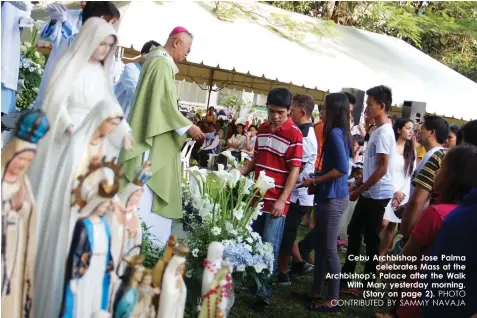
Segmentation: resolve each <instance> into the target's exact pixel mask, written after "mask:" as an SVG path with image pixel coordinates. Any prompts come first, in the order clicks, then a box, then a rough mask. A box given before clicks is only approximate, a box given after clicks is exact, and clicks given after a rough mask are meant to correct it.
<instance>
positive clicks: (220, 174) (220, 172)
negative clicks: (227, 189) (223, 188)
mask: <svg viewBox="0 0 477 318" xmlns="http://www.w3.org/2000/svg"><path fill="white" fill-rule="evenodd" d="M212 173H213V174H215V175H216V176H217V178H219V180H220V183H221V184H222V185H225V184H226V183H227V182H229V180H230V176H229V173H228V172H227V171H226V170H225V169H224V165H223V164H219V165H218V166H217V171H214V172H212Z"/></svg>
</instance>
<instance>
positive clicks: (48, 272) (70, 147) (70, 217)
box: [33, 100, 124, 317]
mask: <svg viewBox="0 0 477 318" xmlns="http://www.w3.org/2000/svg"><path fill="white" fill-rule="evenodd" d="M123 116H124V114H123V110H122V109H121V106H119V104H118V103H117V102H113V101H111V100H104V101H102V102H100V103H99V104H98V105H97V106H96V107H95V108H94V109H93V110H92V111H91V112H90V113H89V115H88V116H87V117H86V119H85V120H84V121H83V123H82V125H81V126H80V127H79V128H78V130H77V131H76V132H75V133H74V135H73V136H72V138H71V141H70V142H69V143H68V144H66V145H64V146H63V149H62V151H61V155H60V160H59V162H60V163H61V164H59V165H58V166H57V167H56V169H55V171H54V172H52V173H51V178H52V180H54V182H55V185H54V187H52V190H51V192H50V193H47V194H46V198H47V200H45V204H43V206H42V209H43V210H42V212H43V217H42V218H41V219H40V221H39V223H40V224H39V233H38V240H37V245H38V247H37V255H39V257H37V258H36V264H35V273H38V275H39V276H38V279H37V281H36V284H37V285H36V286H38V288H36V289H35V297H34V298H33V300H34V310H35V315H34V317H58V315H59V311H60V306H61V295H62V287H63V279H64V273H65V261H66V257H67V252H68V249H69V247H70V239H71V235H72V232H73V229H74V226H75V224H76V221H77V220H78V217H79V215H78V207H73V208H72V207H71V203H72V194H71V193H72V190H73V189H74V188H75V187H76V186H77V183H78V180H77V177H78V176H79V175H82V174H84V173H85V172H87V170H88V166H89V164H90V162H91V161H92V160H95V158H101V157H103V156H104V155H108V154H111V153H118V151H119V149H118V148H115V145H114V143H110V142H108V140H107V137H108V135H109V134H110V133H112V132H113V131H114V130H115V129H116V128H117V127H118V126H119V125H120V123H121V121H122V119H123ZM99 177H101V176H100V175H99V176H98V178H99ZM95 181H97V178H91V177H88V178H87V179H85V182H87V184H84V185H83V188H84V189H85V192H88V191H89V190H90V189H92V188H94V187H95V186H97V182H95ZM88 185H89V186H88Z"/></svg>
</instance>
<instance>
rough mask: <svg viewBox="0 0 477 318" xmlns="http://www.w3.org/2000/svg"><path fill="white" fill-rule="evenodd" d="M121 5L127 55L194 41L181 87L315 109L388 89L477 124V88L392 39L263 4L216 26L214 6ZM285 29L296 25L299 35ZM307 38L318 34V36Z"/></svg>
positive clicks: (182, 68)
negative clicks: (185, 34)
mask: <svg viewBox="0 0 477 318" xmlns="http://www.w3.org/2000/svg"><path fill="white" fill-rule="evenodd" d="M117 5H118V7H119V9H120V11H121V20H120V21H119V22H118V23H116V24H115V26H116V27H117V30H118V34H119V44H120V46H122V47H125V48H134V50H136V51H139V50H140V49H141V47H142V45H143V44H144V43H145V42H147V41H149V40H156V41H157V42H159V43H161V44H164V43H165V41H166V39H167V37H168V34H169V32H170V31H171V30H172V29H173V28H174V27H176V26H183V27H186V28H187V29H188V30H189V31H190V32H192V33H193V35H194V43H193V46H192V51H191V54H190V55H189V56H188V58H187V60H188V62H186V63H181V64H180V65H179V69H180V73H179V76H178V79H180V80H182V79H184V80H186V81H191V82H196V83H197V84H200V85H202V84H205V85H208V84H210V81H211V74H213V78H212V80H213V81H212V84H213V85H216V86H219V87H223V86H225V87H228V88H236V89H244V90H246V91H254V92H256V93H262V94H266V93H267V92H268V90H270V89H271V88H272V87H276V86H284V85H286V86H288V87H290V89H292V91H293V92H295V93H298V92H300V93H309V94H311V95H313V97H314V98H315V100H316V101H321V100H322V99H323V97H324V92H326V91H330V92H333V91H340V90H341V89H342V88H343V87H354V88H357V89H361V90H366V89H368V88H370V87H372V86H376V85H381V84H384V85H388V86H389V87H391V88H392V90H393V104H401V103H402V102H403V101H404V100H412V101H422V102H426V103H427V108H426V111H427V112H431V113H433V112H434V113H436V114H439V115H445V116H449V117H451V116H454V117H456V118H464V119H467V120H468V119H475V118H477V109H476V106H477V105H476V100H477V83H475V82H473V81H471V80H469V79H467V78H466V77H464V76H462V75H460V74H459V73H457V72H455V71H454V70H452V69H450V68H448V67H447V66H445V65H443V64H441V63H440V62H438V61H436V60H434V59H432V58H431V57H429V56H428V55H426V54H424V53H422V52H421V51H419V50H418V49H416V48H414V47H412V46H411V45H409V44H407V43H405V42H404V41H402V40H399V39H396V38H393V37H389V36H385V35H380V34H376V33H371V32H367V31H362V30H358V29H355V28H351V27H344V26H340V25H334V24H330V23H327V22H326V21H322V20H317V19H314V18H311V17H307V16H303V15H300V14H296V13H293V12H288V11H284V10H281V9H278V8H275V7H271V6H268V5H265V4H262V3H258V2H254V3H250V2H247V3H240V6H241V7H242V8H243V9H244V10H247V11H250V12H252V11H253V13H252V14H240V12H241V10H237V9H236V8H232V9H229V12H234V13H233V14H232V15H234V16H235V17H234V18H232V19H230V20H231V22H225V21H222V20H219V19H218V18H217V15H216V14H215V13H213V10H214V3H213V2H195V1H174V2H160V3H159V2H151V1H149V2H148V1H133V2H129V3H127V2H117ZM219 6H220V8H223V7H229V8H230V7H233V3H231V2H220V4H219ZM42 11H43V12H41V13H40V12H37V13H36V14H35V15H37V16H38V17H39V18H40V17H41V18H42V19H44V18H45V17H46V16H45V17H43V15H45V13H46V12H44V11H45V10H42ZM226 11H227V10H226ZM251 16H253V17H251ZM280 24H281V25H283V24H287V25H294V31H293V30H290V29H287V28H284V27H281V26H280ZM271 29H275V30H278V31H279V32H281V33H282V34H285V36H286V37H288V39H287V38H286V37H284V36H282V35H280V34H278V32H274V31H272V30H271ZM310 30H311V31H313V30H318V32H319V33H321V36H317V35H315V34H313V32H309V31H310ZM127 51H129V50H127ZM212 70H214V71H213V72H212ZM283 83H286V84H283Z"/></svg>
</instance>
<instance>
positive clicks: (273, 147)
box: [240, 88, 303, 307]
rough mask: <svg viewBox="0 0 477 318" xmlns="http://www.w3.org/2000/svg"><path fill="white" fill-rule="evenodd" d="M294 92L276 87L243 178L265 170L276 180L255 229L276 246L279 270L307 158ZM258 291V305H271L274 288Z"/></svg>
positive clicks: (269, 100) (274, 251) (270, 97)
mask: <svg viewBox="0 0 477 318" xmlns="http://www.w3.org/2000/svg"><path fill="white" fill-rule="evenodd" d="M291 103H292V93H291V92H290V91H289V90H288V89H286V88H274V89H272V90H271V91H270V93H269V94H268V97H267V111H268V121H267V122H265V123H263V124H262V125H261V126H260V127H259V129H258V133H257V140H256V142H255V150H254V158H253V159H252V161H251V162H249V163H248V164H247V165H246V166H244V167H243V168H242V169H241V171H240V172H241V173H242V174H243V175H247V174H249V173H250V172H252V171H255V179H257V178H258V176H259V175H260V172H261V171H265V173H266V174H267V176H269V177H272V178H273V179H275V188H273V189H270V190H268V191H267V193H266V194H265V198H264V207H263V210H262V212H263V214H262V215H260V216H259V217H258V219H257V220H256V221H255V222H254V223H253V225H252V228H253V230H254V231H255V232H257V233H258V234H260V235H261V236H262V240H263V241H264V242H269V243H270V244H272V246H273V254H274V256H275V263H274V270H275V269H276V264H277V259H278V253H279V249H280V244H281V240H282V236H283V228H284V225H285V218H286V215H287V212H288V208H289V205H290V195H291V192H292V190H293V188H294V187H295V184H296V181H297V179H298V175H299V174H300V168H301V162H302V157H303V146H302V142H303V135H302V133H301V131H300V129H298V127H297V126H295V124H294V123H293V120H292V119H291V118H289V117H288V116H289V114H290V107H291ZM264 287H266V288H261V289H259V290H258V291H257V293H256V297H257V300H256V302H255V304H254V305H256V306H258V307H261V306H264V305H268V304H269V303H270V295H271V291H270V288H268V287H267V284H265V286H264Z"/></svg>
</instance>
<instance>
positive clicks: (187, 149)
mask: <svg viewBox="0 0 477 318" xmlns="http://www.w3.org/2000/svg"><path fill="white" fill-rule="evenodd" d="M194 145H195V140H192V139H191V138H187V139H186V144H185V146H184V149H182V151H181V166H182V176H183V178H187V172H186V169H187V168H189V162H190V155H191V154H192V149H193V148H194Z"/></svg>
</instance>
